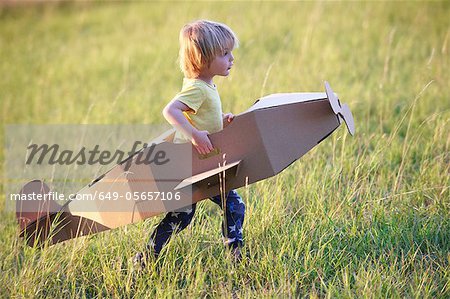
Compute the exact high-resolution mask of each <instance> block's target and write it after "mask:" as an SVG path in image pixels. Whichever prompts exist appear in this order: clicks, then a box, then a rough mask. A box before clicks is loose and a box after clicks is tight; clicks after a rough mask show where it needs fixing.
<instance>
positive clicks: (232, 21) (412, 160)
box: [0, 2, 450, 298]
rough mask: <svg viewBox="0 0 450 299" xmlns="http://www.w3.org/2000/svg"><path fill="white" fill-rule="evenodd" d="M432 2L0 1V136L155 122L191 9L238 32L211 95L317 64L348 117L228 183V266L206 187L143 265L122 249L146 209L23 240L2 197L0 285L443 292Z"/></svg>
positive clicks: (311, 82)
mask: <svg viewBox="0 0 450 299" xmlns="http://www.w3.org/2000/svg"><path fill="white" fill-rule="evenodd" d="M449 15H450V5H449V4H448V3H444V2H442V3H441V2H427V3H417V2H414V3H407V2H400V3H390V2H382V3H373V2H364V3H334V2H329V3H328V2H325V3H323V2H319V3H310V2H307V3H221V4H213V3H186V4H184V3H167V4H166V3H153V4H145V3H134V4H124V3H112V4H97V5H94V4H89V3H81V4H78V5H71V4H65V5H55V4H48V5H36V6H18V7H12V8H2V9H0V52H1V60H0V72H1V74H2V79H1V80H0V99H1V107H2V109H1V119H2V123H1V126H2V128H1V129H2V130H0V134H1V137H2V140H3V138H4V130H3V129H4V127H5V124H12V123H19V124H64V123H68V124H69V123H70V124H79V123H92V124H94V123H100V124H130V123H136V124H137V123H161V122H162V121H163V119H162V115H161V113H160V112H161V109H162V108H163V106H164V105H165V103H167V101H168V100H170V99H171V98H172V96H173V95H174V94H175V93H176V92H177V91H178V90H179V88H180V85H181V79H182V76H181V73H180V72H179V71H178V69H177V63H176V57H177V50H178V45H177V38H178V31H179V28H180V27H181V26H182V25H183V24H184V23H186V22H188V21H190V20H193V19H198V18H209V19H214V20H218V21H221V22H225V23H227V24H228V25H229V26H230V27H231V28H233V29H234V30H235V31H236V33H237V34H238V36H239V38H240V40H241V46H240V48H239V49H238V50H236V51H235V53H234V54H235V59H236V63H235V67H234V69H233V70H232V73H231V75H230V76H229V78H226V79H218V80H217V81H216V84H217V85H218V86H219V90H220V93H221V97H222V101H223V107H224V111H231V112H234V113H239V112H241V111H243V110H245V109H246V108H247V107H249V106H250V105H251V104H252V103H253V101H254V100H255V99H256V98H257V97H259V96H261V95H264V94H270V93H273V92H290V91H292V92H293V91H322V90H323V86H322V80H328V81H329V82H330V83H331V85H332V87H333V88H334V89H335V91H336V92H338V93H339V95H340V97H341V98H342V100H343V101H344V102H346V103H348V104H349V106H350V107H351V109H352V112H353V114H354V117H355V122H356V128H357V133H356V136H355V137H354V138H350V136H349V135H348V133H346V132H345V130H344V129H342V128H341V129H339V130H338V131H337V132H336V133H335V134H334V135H333V136H331V137H330V138H328V139H327V140H325V141H324V142H323V143H322V144H321V145H320V146H318V147H317V148H316V149H314V150H313V151H312V152H310V153H308V154H307V155H306V156H305V157H303V158H302V159H301V160H300V161H299V162H297V163H294V164H293V165H292V166H290V167H289V168H288V169H287V170H286V171H284V172H283V173H282V174H281V175H279V176H277V177H275V178H271V179H268V180H265V181H263V182H260V183H258V184H255V185H252V186H250V187H248V188H243V189H241V190H240V192H241V193H242V195H243V196H244V199H245V202H246V204H247V214H246V222H245V227H244V228H245V240H246V246H245V250H244V251H245V252H246V253H248V254H249V256H250V258H249V259H245V260H244V263H243V264H241V265H238V266H234V265H232V264H231V263H230V262H229V261H228V259H227V256H226V252H225V251H224V248H223V247H222V245H221V238H220V221H221V216H220V212H219V210H218V209H217V208H216V207H215V206H214V204H212V203H211V202H204V203H202V204H200V205H199V207H198V210H197V214H196V217H195V218H194V221H193V224H192V225H191V226H190V227H189V228H188V229H186V230H185V231H184V232H183V233H181V234H180V235H179V236H177V237H176V238H174V239H173V241H171V243H170V244H169V246H168V247H167V249H166V250H165V251H164V254H163V255H162V258H161V259H160V260H159V261H158V262H157V263H156V264H154V265H152V266H151V267H150V268H149V269H148V271H145V272H143V273H136V272H133V271H132V266H131V263H130V257H131V256H132V255H134V253H135V252H137V251H139V250H141V248H142V246H143V244H144V242H145V240H146V238H147V235H148V234H149V232H150V231H151V230H152V228H153V227H154V225H156V224H157V222H158V220H159V219H160V218H159V217H156V218H154V219H149V220H147V221H145V222H143V223H139V224H137V225H132V226H128V227H124V228H120V229H117V230H114V231H111V232H108V233H103V234H98V235H95V236H92V237H88V238H79V239H76V240H72V241H70V242H66V243H63V244H59V245H56V246H53V247H46V248H44V249H42V250H39V249H36V248H29V247H27V246H25V245H24V243H23V242H22V241H20V240H18V238H17V234H18V231H17V227H16V223H15V219H14V215H13V214H12V213H11V212H8V211H6V210H4V209H3V208H2V212H1V220H0V265H1V268H0V269H1V273H2V274H1V276H0V297H9V296H12V297H34V296H37V297H54V298H59V297H73V296H76V297H111V296H113V297H133V296H135V297H143V296H146V297H154V296H158V297H165V296H167V297H179V296H183V297H199V296H201V297H206V296H208V297H210V296H213V297H222V296H223V297H230V296H231V294H234V295H236V296H238V297H247V296H249V297H263V296H264V297H265V296H267V297H272V296H276V297H285V296H288V295H291V296H311V297H344V298H360V297H416V298H423V297H428V298H434V297H439V298H448V297H450V220H449V219H450V199H449V197H450V194H449V193H450V192H449V185H450V184H449V164H450V163H449V162H450V153H449V149H450V138H449V132H450V124H449V120H450V85H449V82H450V72H449V67H450V63H449V58H450V55H449V52H450V49H449V48H450V41H449V40H450V21H449V19H448V16H449ZM0 160H1V161H2V166H1V167H2V170H4V166H3V165H4V150H3V149H1V151H0ZM5 184H7V181H6V178H5V177H4V176H3V179H2V189H3V190H4V189H5ZM2 193H3V192H2ZM1 196H2V197H1V199H0V202H1V205H0V206H1V207H4V202H5V197H4V195H1ZM157 269H159V271H157Z"/></svg>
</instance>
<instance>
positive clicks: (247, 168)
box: [17, 82, 355, 245]
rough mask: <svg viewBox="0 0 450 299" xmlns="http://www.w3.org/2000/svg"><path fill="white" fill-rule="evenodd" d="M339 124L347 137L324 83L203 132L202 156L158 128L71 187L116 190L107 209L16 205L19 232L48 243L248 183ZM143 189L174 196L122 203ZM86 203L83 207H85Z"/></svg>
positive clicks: (344, 115) (269, 99)
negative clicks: (165, 160)
mask: <svg viewBox="0 0 450 299" xmlns="http://www.w3.org/2000/svg"><path fill="white" fill-rule="evenodd" d="M342 122H344V123H345V124H346V126H347V129H348V131H349V132H350V134H352V135H353V134H354V130H355V129H354V122H353V116H352V114H351V112H350V109H349V107H348V106H347V105H341V103H340V101H339V99H338V97H337V95H336V94H335V93H334V92H333V91H332V89H331V88H330V86H329V84H328V83H327V82H325V92H323V93H321V92H317V93H279V94H272V95H269V96H266V97H263V98H261V99H259V100H258V101H256V103H255V104H254V105H253V106H251V107H250V108H249V109H248V110H247V111H245V112H243V113H241V114H239V115H236V116H235V118H234V120H233V121H232V122H231V123H230V124H229V125H228V126H227V127H226V128H224V129H223V130H222V131H220V132H217V133H214V134H211V135H210V136H209V137H210V140H211V142H212V144H213V145H214V151H213V152H211V153H209V154H208V155H206V156H203V155H199V154H198V153H197V151H196V150H195V149H193V147H192V145H191V144H190V143H184V144H174V143H172V142H170V139H171V136H172V135H173V134H172V133H173V132H166V133H165V134H163V136H162V137H160V138H157V139H155V140H154V141H153V144H154V146H152V147H146V148H143V149H141V151H139V152H138V153H136V154H135V155H133V156H131V157H129V158H128V159H127V160H126V161H124V162H122V163H120V164H119V165H117V166H115V167H114V168H112V169H111V170H110V171H108V172H107V173H105V174H104V175H102V176H100V177H99V178H97V179H95V180H94V181H93V182H92V183H91V184H89V185H88V186H86V187H85V188H83V189H82V190H80V191H79V194H91V195H92V194H99V193H101V192H105V193H106V192H112V191H113V192H116V193H117V194H119V195H121V197H120V198H119V199H118V200H116V201H115V203H114V206H115V210H114V211H111V210H108V209H105V206H106V205H108V204H109V203H108V202H106V201H100V200H97V201H95V200H94V201H90V202H88V203H86V202H79V201H71V202H68V203H66V204H65V205H64V206H62V207H61V206H55V204H56V203H52V204H46V205H43V206H42V207H38V209H37V211H36V212H35V213H31V214H30V213H28V214H27V213H21V210H19V209H20V207H19V206H18V212H17V217H18V219H20V221H19V223H20V224H21V230H22V233H21V235H22V236H26V237H27V242H28V244H30V245H32V244H35V243H38V244H39V243H42V242H43V241H44V240H49V242H50V243H51V244H54V243H57V242H61V241H64V240H67V239H71V238H74V237H78V236H82V235H86V234H92V233H97V232H100V231H104V230H108V229H112V228H116V227H119V226H123V225H127V224H130V223H135V222H138V221H141V220H143V219H146V218H149V217H152V216H155V215H158V214H160V213H162V212H168V211H174V210H177V209H180V208H183V207H186V206H189V205H191V204H193V203H196V202H198V201H200V200H203V199H205V198H209V197H212V196H215V195H219V194H223V193H222V192H224V191H228V190H231V189H236V188H239V187H242V186H246V185H248V184H252V183H254V182H257V181H260V180H263V179H266V178H268V177H271V176H274V175H276V174H278V173H280V172H281V171H282V170H284V169H285V168H286V167H288V166H289V165H290V164H291V163H293V162H294V161H296V160H297V159H299V158H300V157H302V156H303V155H304V154H305V153H307V152H308V151H309V150H310V149H312V148H313V147H314V146H316V145H317V144H319V143H320V142H321V141H322V140H324V139H325V138H327V137H328V136H329V135H330V134H332V133H333V132H334V131H335V130H336V129H337V128H338V127H339V126H340V125H341V123H342ZM150 150H152V151H153V150H157V151H161V152H164V153H166V154H167V156H168V157H170V159H171V163H169V164H166V165H154V164H139V163H137V160H138V157H139V155H147V154H149V151H150ZM187 156H188V157H187ZM189 156H190V157H189ZM189 158H190V160H189ZM186 160H187V161H192V163H190V164H189V167H180V166H179V165H186V162H185V161H186ZM127 162H128V166H129V168H127V167H126V165H127V164H126V163H127ZM183 163H184V164H183ZM174 168H175V169H174ZM49 190H50V189H49V188H48V187H47V186H46V185H45V184H44V183H43V182H40V181H33V182H30V183H28V184H27V185H26V186H25V187H24V188H23V189H22V193H27V192H41V193H43V192H44V193H45V192H49ZM148 192H159V193H162V194H169V193H170V194H174V193H175V194H177V195H178V199H177V200H164V199H163V198H160V200H151V201H149V200H130V199H129V198H127V196H126V195H127V194H143V193H147V194H148ZM86 204H89V205H91V206H90V207H89V208H87V207H86ZM52 224H53V225H52Z"/></svg>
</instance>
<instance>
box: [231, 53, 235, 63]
mask: <svg viewBox="0 0 450 299" xmlns="http://www.w3.org/2000/svg"><path fill="white" fill-rule="evenodd" d="M230 61H234V56H233V54H232V53H230Z"/></svg>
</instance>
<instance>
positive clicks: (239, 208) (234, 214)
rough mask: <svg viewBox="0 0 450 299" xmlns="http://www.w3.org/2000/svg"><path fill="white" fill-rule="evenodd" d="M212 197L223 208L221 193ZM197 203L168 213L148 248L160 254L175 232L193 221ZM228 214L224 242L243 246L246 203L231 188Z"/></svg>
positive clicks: (152, 235)
mask: <svg viewBox="0 0 450 299" xmlns="http://www.w3.org/2000/svg"><path fill="white" fill-rule="evenodd" d="M210 199H211V200H212V201H213V202H214V203H216V204H218V205H219V206H220V208H222V203H221V197H220V195H217V196H214V197H212V198H210ZM196 205H197V204H196V203H195V204H193V205H191V206H188V207H184V208H182V209H179V210H176V211H173V212H169V213H167V214H166V217H165V218H164V219H163V220H162V221H161V222H160V223H159V224H158V226H157V227H156V229H155V231H154V232H153V233H152V234H151V236H150V239H149V241H148V244H147V249H148V250H149V251H150V252H153V253H154V254H155V256H158V255H159V253H160V252H161V250H162V248H163V247H164V245H165V244H166V243H167V242H168V241H169V239H170V237H171V236H172V234H173V232H175V233H179V232H180V231H182V230H183V229H185V228H186V227H187V226H188V225H189V223H191V220H192V218H193V217H194V214H195V208H196ZM226 215H227V222H226V224H227V238H225V235H224V225H222V235H223V236H224V243H225V245H227V246H229V247H231V248H236V247H241V246H242V245H243V238H242V225H243V224H244V216H245V204H244V202H243V201H242V199H241V197H240V196H239V194H238V193H237V192H236V191H235V190H231V191H230V192H229V193H228V195H227V197H226Z"/></svg>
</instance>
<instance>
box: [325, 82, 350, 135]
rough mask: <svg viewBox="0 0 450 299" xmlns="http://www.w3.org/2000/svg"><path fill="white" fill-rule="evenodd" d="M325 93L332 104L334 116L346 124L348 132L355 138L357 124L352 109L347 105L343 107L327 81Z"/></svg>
mask: <svg viewBox="0 0 450 299" xmlns="http://www.w3.org/2000/svg"><path fill="white" fill-rule="evenodd" d="M325 92H326V93H327V97H328V101H329V102H330V105H331V109H333V112H334V114H336V115H337V116H338V118H339V119H340V120H343V121H344V122H345V125H346V126H347V130H348V132H349V133H350V135H352V136H353V135H354V134H355V122H354V120H353V115H352V112H351V111H350V108H349V107H348V106H347V104H344V105H341V102H340V101H339V98H338V97H337V95H336V94H335V93H334V91H333V90H332V89H331V87H330V84H329V83H328V82H327V81H325Z"/></svg>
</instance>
